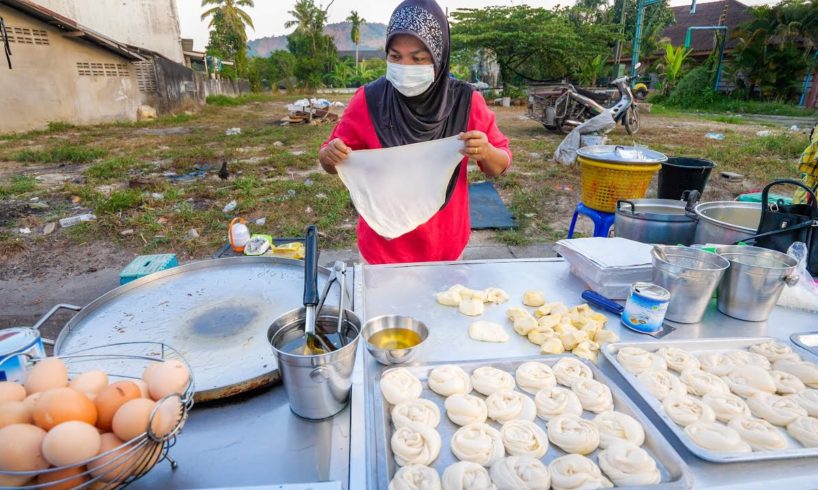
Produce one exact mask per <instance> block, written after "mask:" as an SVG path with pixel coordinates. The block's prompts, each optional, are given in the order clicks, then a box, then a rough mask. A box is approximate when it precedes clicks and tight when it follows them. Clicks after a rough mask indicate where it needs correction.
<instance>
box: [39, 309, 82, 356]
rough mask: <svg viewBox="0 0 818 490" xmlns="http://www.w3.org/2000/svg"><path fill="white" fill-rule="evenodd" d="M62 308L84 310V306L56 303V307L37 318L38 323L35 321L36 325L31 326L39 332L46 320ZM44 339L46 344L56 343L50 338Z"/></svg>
mask: <svg viewBox="0 0 818 490" xmlns="http://www.w3.org/2000/svg"><path fill="white" fill-rule="evenodd" d="M60 310H71V311H80V310H82V306H77V305H69V304H65V303H60V304H58V305H54V307H52V308H51V309H50V310H48V313H46V314H45V315H43V316H42V317H40V319H39V320H37V323H35V324H34V326H33V327H31V328H33V329H34V330H36V331H37V332H39V331H40V327H42V326H43V325H44V324H45V322H47V321H48V320H50V319H51V317H52V316H54V314H55V313H57V312H58V311H60ZM42 340H43V344H45V345H51V346H53V345H54V341H53V340H50V339H42Z"/></svg>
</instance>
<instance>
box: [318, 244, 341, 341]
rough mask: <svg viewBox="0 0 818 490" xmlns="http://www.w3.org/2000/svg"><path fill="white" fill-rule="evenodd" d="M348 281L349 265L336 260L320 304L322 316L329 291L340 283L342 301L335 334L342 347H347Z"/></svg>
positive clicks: (339, 303) (319, 309) (339, 306)
mask: <svg viewBox="0 0 818 490" xmlns="http://www.w3.org/2000/svg"><path fill="white" fill-rule="evenodd" d="M346 279H347V264H346V262H344V261H343V260H336V261H335V264H333V266H332V272H331V273H330V276H329V279H327V282H326V284H324V291H323V292H322V293H321V300H320V301H319V303H318V308H316V310H317V311H318V314H319V315H320V314H321V309H322V308H323V307H324V302H325V301H326V300H327V297H328V296H329V290H330V288H331V287H332V284H333V283H336V282H337V283H338V287H339V288H340V299H339V300H338V325H337V326H336V328H335V333H337V334H338V338H339V339H340V341H341V347H343V346H344V345H346V332H345V330H346V329H345V328H344V327H345V326H346V323H344V313H345V312H346V310H345V306H346V297H347V294H346Z"/></svg>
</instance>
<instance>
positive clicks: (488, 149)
mask: <svg viewBox="0 0 818 490" xmlns="http://www.w3.org/2000/svg"><path fill="white" fill-rule="evenodd" d="M460 139H461V140H463V149H462V150H460V153H462V154H463V155H465V156H467V157H469V158H471V159H472V160H474V161H475V162H477V163H478V164H479V165H480V169H481V170H482V171H483V173H484V174H486V175H488V176H489V177H497V176H498V175H500V174H502V173H503V172H505V171H506V169H507V168H508V167H509V165H510V164H511V159H510V158H509V156H508V153H506V152H505V151H503V150H499V149H497V148H495V147H494V145H492V144H491V143H489V139H488V137H487V136H486V133H484V132H482V131H467V132H465V133H460Z"/></svg>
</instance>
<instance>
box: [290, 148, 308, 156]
mask: <svg viewBox="0 0 818 490" xmlns="http://www.w3.org/2000/svg"><path fill="white" fill-rule="evenodd" d="M304 153H305V152H304V151H303V150H293V151H291V152H290V154H291V155H293V156H296V157H300V156H301V155H303V154H304Z"/></svg>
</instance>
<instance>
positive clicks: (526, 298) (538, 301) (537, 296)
mask: <svg viewBox="0 0 818 490" xmlns="http://www.w3.org/2000/svg"><path fill="white" fill-rule="evenodd" d="M523 304H524V305H526V306H531V307H534V308H537V307H539V306H542V305H544V304H545V295H544V294H543V293H542V291H526V292H525V293H523Z"/></svg>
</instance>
